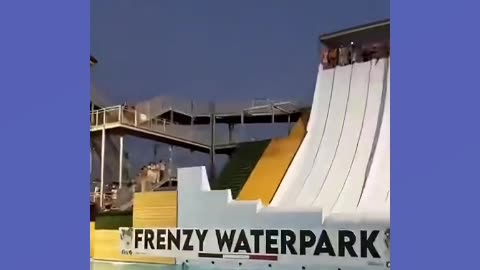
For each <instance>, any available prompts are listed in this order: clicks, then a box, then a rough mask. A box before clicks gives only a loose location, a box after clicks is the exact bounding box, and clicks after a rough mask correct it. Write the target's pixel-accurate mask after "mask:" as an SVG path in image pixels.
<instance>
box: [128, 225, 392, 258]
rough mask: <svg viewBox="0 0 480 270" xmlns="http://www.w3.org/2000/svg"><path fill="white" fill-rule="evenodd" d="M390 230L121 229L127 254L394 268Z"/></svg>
mask: <svg viewBox="0 0 480 270" xmlns="http://www.w3.org/2000/svg"><path fill="white" fill-rule="evenodd" d="M389 235H390V234H389V230H388V231H380V230H372V229H369V230H299V229H294V230H292V229H198V228H197V229H185V228H120V238H121V247H120V248H121V252H122V254H124V255H136V256H138V255H145V256H160V257H176V258H178V257H180V258H192V259H196V258H204V259H212V260H219V259H229V260H256V261H270V262H278V263H296V262H298V263H302V264H306V263H308V264H325V265H337V266H338V265H342V266H348V265H351V266H359V265H365V266H367V265H368V266H382V267H389V266H390V250H389V245H390V243H389Z"/></svg>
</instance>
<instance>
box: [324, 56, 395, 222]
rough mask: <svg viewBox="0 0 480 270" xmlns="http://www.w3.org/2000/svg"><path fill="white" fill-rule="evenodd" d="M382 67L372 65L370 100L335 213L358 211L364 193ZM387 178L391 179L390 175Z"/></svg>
mask: <svg viewBox="0 0 480 270" xmlns="http://www.w3.org/2000/svg"><path fill="white" fill-rule="evenodd" d="M377 68H378V70H377ZM380 68H381V66H378V64H377V65H376V66H372V73H371V75H370V76H369V80H370V83H369V93H368V101H367V107H366V110H365V116H364V119H363V127H362V131H361V134H360V139H359V142H358V146H357V149H356V154H355V157H354V160H353V163H352V165H351V167H350V171H349V173H348V176H347V178H346V180H345V182H344V185H343V187H342V192H341V193H340V194H338V196H337V199H336V201H335V204H334V207H333V209H332V211H333V212H335V213H341V212H354V211H356V208H357V206H358V202H359V200H360V196H361V195H362V189H363V185H364V183H365V179H366V174H367V170H368V166H369V161H370V160H371V154H372V151H373V145H374V142H375V134H376V131H377V126H378V123H379V121H378V120H379V117H380V116H381V113H382V111H381V102H382V94H383V91H382V89H383V78H381V74H383V73H382V72H381V71H380V70H379V69H380ZM386 158H387V157H386ZM387 179H388V181H389V180H390V177H388V178H387Z"/></svg>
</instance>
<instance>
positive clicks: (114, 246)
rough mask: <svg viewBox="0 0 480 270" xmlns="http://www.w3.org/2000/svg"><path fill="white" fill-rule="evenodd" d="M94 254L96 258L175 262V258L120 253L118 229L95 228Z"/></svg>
mask: <svg viewBox="0 0 480 270" xmlns="http://www.w3.org/2000/svg"><path fill="white" fill-rule="evenodd" d="M93 243H94V247H95V250H94V256H93V258H94V259H96V260H104V261H120V262H138V263H158V264H174V263H175V259H174V258H163V257H144V256H140V257H138V256H127V255H122V254H121V253H120V233H119V231H118V230H95V236H94V242H93Z"/></svg>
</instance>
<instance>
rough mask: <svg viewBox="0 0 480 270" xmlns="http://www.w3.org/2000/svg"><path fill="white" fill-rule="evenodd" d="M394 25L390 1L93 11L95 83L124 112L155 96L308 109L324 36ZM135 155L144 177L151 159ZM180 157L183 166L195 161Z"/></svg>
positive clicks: (158, 1) (164, 1) (215, 1)
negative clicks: (273, 101)
mask: <svg viewBox="0 0 480 270" xmlns="http://www.w3.org/2000/svg"><path fill="white" fill-rule="evenodd" d="M389 15H390V2H389V1H386V0H370V1H358V0H349V1H347V0H335V1H323V0H302V1H298V0H297V1H294V0H288V1H287V0H263V1H259V0H256V1H253V0H243V1H226V0H223V1H220V0H202V1H200V0H197V1H193V0H183V1H180V0H101V1H91V52H92V54H93V55H94V56H95V57H97V58H98V60H99V64H98V65H97V66H96V67H95V68H94V70H93V71H92V73H91V78H92V81H93V83H94V84H95V85H96V87H97V88H99V89H101V91H102V92H104V93H105V94H106V96H108V97H109V98H110V100H112V101H113V102H118V103H121V102H123V101H139V100H145V99H148V98H151V97H154V96H159V95H167V96H177V97H185V98H193V99H202V100H236V99H246V100H250V99H253V98H264V97H267V98H295V99H301V100H309V101H310V102H311V99H312V96H313V91H314V86H315V85H314V84H315V78H316V71H317V66H318V64H319V52H318V48H319V44H318V36H319V35H320V34H322V33H326V32H331V31H336V30H340V29H342V28H346V27H351V26H355V25H358V24H364V23H369V22H372V21H376V20H381V19H385V18H388V17H389ZM130 144H131V145H133V144H137V143H130ZM143 144H144V145H145V146H144V147H139V148H138V149H146V148H148V147H149V146H148V145H149V143H147V142H144V143H143ZM150 147H151V145H150ZM135 148H136V150H131V151H137V153H136V154H134V156H137V157H141V158H140V159H139V160H138V161H137V163H138V164H137V165H135V166H136V167H138V166H140V165H139V164H141V163H143V162H147V160H148V159H149V158H150V156H152V154H150V152H152V151H151V150H148V152H149V154H148V156H149V157H145V156H146V155H142V153H144V152H145V150H138V149H137V147H135ZM163 151H165V149H164V150H163ZM131 156H132V155H131ZM179 156H183V158H182V157H180V158H179V160H183V161H179V163H180V164H181V165H190V164H189V162H190V161H191V160H198V159H192V157H191V154H190V153H189V152H186V153H185V154H179Z"/></svg>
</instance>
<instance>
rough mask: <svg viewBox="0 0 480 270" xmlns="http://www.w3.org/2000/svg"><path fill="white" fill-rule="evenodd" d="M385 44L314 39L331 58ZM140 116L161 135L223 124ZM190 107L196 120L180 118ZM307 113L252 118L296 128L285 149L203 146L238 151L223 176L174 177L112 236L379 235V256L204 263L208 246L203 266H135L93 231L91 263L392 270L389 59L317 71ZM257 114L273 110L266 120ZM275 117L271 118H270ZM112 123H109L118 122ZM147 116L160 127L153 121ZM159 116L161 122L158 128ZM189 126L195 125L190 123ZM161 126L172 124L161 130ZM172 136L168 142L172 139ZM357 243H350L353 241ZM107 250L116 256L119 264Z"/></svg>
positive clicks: (182, 256)
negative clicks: (190, 232)
mask: <svg viewBox="0 0 480 270" xmlns="http://www.w3.org/2000/svg"><path fill="white" fill-rule="evenodd" d="M389 41H390V21H389V20H385V21H380V22H375V23H372V24H367V25H361V26H358V27H355V28H350V29H346V30H341V31H338V32H334V33H328V34H325V35H322V36H320V42H321V43H322V45H323V46H324V47H325V48H328V49H335V48H339V47H343V46H345V47H346V46H350V45H352V44H355V45H356V46H359V47H360V46H362V45H368V44H373V43H388V44H389ZM162 100H163V99H161V98H160V99H158V101H151V103H150V104H161V103H162ZM146 104H149V103H148V102H147V103H145V104H139V105H138V108H140V109H139V112H140V113H144V114H146V116H144V117H141V116H138V115H136V116H135V118H131V119H136V118H137V117H139V118H142V119H146V120H147V121H148V120H149V119H156V120H155V121H157V120H159V121H163V120H165V121H167V120H170V122H169V124H165V126H167V127H168V126H169V125H171V126H175V127H177V126H178V127H185V128H186V127H189V128H190V127H192V126H196V124H203V125H209V126H210V130H209V131H210V132H211V131H212V130H215V125H212V124H211V123H212V122H213V123H216V122H217V121H218V122H219V123H221V122H222V121H226V120H225V119H221V117H222V115H213V114H208V113H207V112H210V111H213V110H210V111H208V110H204V111H203V112H204V114H200V113H197V114H195V113H192V114H189V113H185V111H188V112H195V111H196V110H195V106H191V107H188V106H186V105H184V106H183V107H182V106H178V107H176V108H183V109H178V110H177V111H176V112H172V111H173V110H170V111H165V113H163V110H161V109H159V110H158V111H156V113H153V114H151V113H150V114H148V113H145V112H146V111H147V112H148V111H149V109H145V108H148V107H149V106H150V105H146ZM275 105H276V106H275ZM280 105H281V106H282V107H280ZM290 106H291V107H290ZM155 107H156V108H161V106H155ZM192 107H193V108H194V109H191V110H190V111H189V110H187V108H192ZM228 107H229V108H233V107H230V106H228ZM251 107H255V106H251ZM309 107H310V108H308V109H305V108H304V107H302V108H300V107H294V106H292V105H291V104H290V103H282V102H278V103H275V102H273V103H269V104H268V105H267V106H266V107H263V109H261V110H260V112H261V113H260V115H259V116H258V118H256V119H258V120H257V121H261V120H259V119H263V121H265V122H266V121H267V120H266V119H269V120H270V121H273V120H274V118H275V119H277V118H276V117H277V116H278V115H277V113H280V112H281V111H282V112H284V115H283V116H278V117H279V119H281V117H283V118H284V120H285V121H288V120H290V121H292V122H295V125H294V127H293V129H292V130H291V132H289V135H288V136H286V137H282V138H273V139H268V140H260V141H254V142H237V141H235V140H234V139H232V140H230V138H229V137H231V136H228V135H227V136H226V139H221V138H220V139H215V136H211V137H209V138H210V141H209V142H210V143H211V144H210V145H209V144H207V142H208V141H204V142H205V144H206V145H209V146H210V148H209V151H212V153H220V152H221V151H222V150H220V149H227V148H228V147H227V146H229V145H235V147H234V148H233V146H232V150H231V151H230V152H228V153H229V154H230V161H229V162H228V163H227V164H226V165H225V167H224V168H223V170H222V171H221V173H220V175H219V177H218V179H217V181H216V184H215V185H211V182H210V181H209V176H208V174H207V170H206V168H205V167H193V168H181V169H179V170H178V184H177V185H178V187H177V188H176V189H175V190H172V191H165V192H151V193H136V194H135V195H134V199H133V202H134V203H133V214H131V216H130V218H127V219H128V222H125V223H122V224H120V223H119V224H118V225H117V226H116V227H115V229H118V228H119V227H135V228H175V227H176V228H222V229H232V228H236V229H239V230H240V229H241V230H249V229H251V228H254V229H279V228H280V229H290V230H292V231H305V230H312V231H322V230H328V231H330V232H332V231H335V232H338V231H345V230H351V231H359V230H364V231H367V230H376V231H378V232H381V233H380V234H379V235H378V237H377V238H376V239H375V241H374V242H373V243H372V245H374V246H375V247H376V250H377V251H378V253H379V254H377V255H378V256H373V257H372V256H370V257H368V256H351V257H349V256H348V255H346V254H345V250H344V251H343V252H344V253H343V255H339V254H338V253H337V255H339V256H331V254H330V253H329V254H330V256H329V254H321V256H312V253H313V252H312V253H310V254H303V255H305V256H295V255H296V254H295V255H293V254H281V253H278V254H275V256H269V257H268V259H263V260H262V259H258V257H259V256H245V254H226V255H225V256H227V255H228V256H230V257H228V258H227V259H225V258H226V257H222V256H219V255H221V254H218V253H214V251H212V250H215V248H216V246H215V244H214V243H210V242H209V243H206V244H205V246H203V251H204V252H205V253H203V254H200V253H197V252H196V251H197V250H196V249H195V250H194V251H195V252H191V253H189V252H185V251H182V250H177V251H175V252H169V253H161V252H160V253H158V255H157V256H156V257H155V256H154V257H151V256H149V257H145V256H141V253H134V254H133V256H123V255H121V254H120V253H119V252H118V249H119V248H118V247H119V246H121V245H122V244H121V243H120V240H119V239H118V230H112V231H107V230H103V231H102V230H100V229H99V228H95V229H93V232H92V234H93V236H91V237H93V240H92V243H95V244H92V246H91V252H92V254H93V255H92V257H93V258H95V259H101V260H114V261H129V262H146V263H162V264H184V265H201V266H202V267H208V266H211V265H212V264H215V267H218V268H221V269H239V268H240V266H241V268H243V269H285V270H286V269H358V270H359V269H366V270H367V269H368V270H370V269H371V270H373V269H389V268H390V55H389V54H388V55H387V56H381V57H378V58H375V57H373V58H368V59H365V60H364V61H360V62H352V63H349V64H347V65H338V66H334V67H330V68H324V67H323V66H322V65H321V64H320V65H319V68H318V75H317V81H316V86H315V92H314V96H313V101H312V104H311V106H309ZM167 108H168V106H167ZM210 108H211V107H210ZM265 108H270V109H269V110H266V111H262V110H264V109H265ZM285 108H290V110H288V109H285ZM275 109H276V110H277V111H276V112H275V113H273V110H275ZM240 111H241V112H242V113H241V114H237V115H235V116H231V117H232V118H236V119H237V120H236V121H237V122H235V123H233V124H239V123H238V121H240V123H245V122H246V121H247V120H246V119H247V118H248V117H250V116H246V115H247V113H246V112H248V110H246V109H243V110H240ZM158 112H161V114H159V113H158ZM197 112H202V110H197ZM250 112H251V111H250ZM113 115H114V116H112V118H115V116H117V115H116V114H113ZM151 115H157V116H155V117H150V116H151ZM159 115H163V117H158V116H159ZM172 115H173V116H172ZM193 115H196V116H199V118H198V119H197V120H195V119H193V120H192V116H193ZM212 115H213V117H212ZM232 115H233V114H232ZM167 116H168V117H170V118H168V119H166V118H167ZM175 116H176V117H177V118H175ZM200 116H202V117H205V118H200ZM104 117H106V116H104ZM252 117H253V116H252ZM262 117H263V118H262ZM227 118H228V117H227ZM200 119H202V120H200ZM239 119H240V120H239ZM252 119H253V118H252ZM172 120H173V121H172ZM136 121H138V120H136ZM195 121H197V123H196V122H195ZM202 121H203V122H202ZM248 121H250V120H248ZM265 122H264V123H265ZM170 123H172V124H170ZM224 123H226V124H230V122H224ZM137 124H138V122H137ZM92 132H96V131H92ZM102 132H104V131H102ZM170 134H171V135H172V136H173V135H174V134H175V132H172V133H170ZM185 134H186V133H185ZM184 136H185V135H184ZM192 138H193V137H191V138H190V139H192ZM196 141H197V142H200V141H202V140H196ZM216 143H218V144H216ZM212 145H215V146H214V147H212ZM222 147H225V148H222ZM212 148H213V150H212ZM215 151H218V152H215ZM209 153H210V152H209ZM159 209H161V211H160V210H159ZM95 222H97V224H98V223H103V221H101V222H100V221H99V220H97V221H95V220H94V223H95ZM102 226H103V225H102ZM109 228H110V227H109ZM92 234H91V235H92ZM361 237H362V238H363V237H364V236H361ZM361 237H360V235H358V236H356V238H357V239H360V238H361ZM247 238H248V241H250V240H252V237H250V236H247ZM350 240H351V239H350ZM330 241H331V243H330V244H331V245H332V246H334V247H340V246H341V245H342V243H341V242H343V241H347V240H345V237H340V235H338V237H332V238H330ZM343 244H344V243H343ZM111 246H114V247H115V252H114V251H112V248H111ZM359 246H360V245H359V244H358V243H357V244H355V246H354V245H353V244H352V248H359ZM296 247H298V246H296ZM317 248H318V246H317ZM322 248H323V246H322ZM339 249H340V248H339ZM364 251H365V250H364ZM209 252H211V253H209ZM217 252H218V251H217ZM340 252H341V251H340ZM348 253H350V250H349V251H348ZM172 254H173V255H172ZM205 254H211V257H205ZM252 258H253V259H252ZM272 258H274V259H272Z"/></svg>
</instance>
